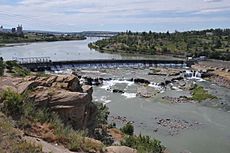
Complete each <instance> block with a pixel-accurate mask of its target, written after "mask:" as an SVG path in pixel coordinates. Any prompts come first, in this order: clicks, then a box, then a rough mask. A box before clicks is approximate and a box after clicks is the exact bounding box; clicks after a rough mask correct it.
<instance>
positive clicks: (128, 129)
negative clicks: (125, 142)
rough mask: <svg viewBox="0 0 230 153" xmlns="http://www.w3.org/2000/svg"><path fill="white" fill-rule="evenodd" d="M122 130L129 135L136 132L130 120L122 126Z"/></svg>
mask: <svg viewBox="0 0 230 153" xmlns="http://www.w3.org/2000/svg"><path fill="white" fill-rule="evenodd" d="M121 131H122V132H123V133H125V134H127V135H133V132H134V128H133V125H132V124H131V123H130V122H128V123H127V124H126V125H125V126H123V127H122V128H121Z"/></svg>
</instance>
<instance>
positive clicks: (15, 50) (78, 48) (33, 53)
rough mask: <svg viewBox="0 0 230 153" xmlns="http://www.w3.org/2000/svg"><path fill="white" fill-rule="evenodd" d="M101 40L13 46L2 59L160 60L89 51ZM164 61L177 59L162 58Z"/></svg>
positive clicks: (4, 51)
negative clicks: (89, 46) (92, 44)
mask: <svg viewBox="0 0 230 153" xmlns="http://www.w3.org/2000/svg"><path fill="white" fill-rule="evenodd" d="M98 39H101V38H94V37H90V38H87V39H86V40H78V41H56V42H36V43H21V44H12V45H9V47H1V48H0V57H3V58H4V60H12V59H14V58H26V57H50V58H51V60H53V61H63V60H93V59H142V58H159V57H158V56H139V55H133V56H130V55H120V54H108V53H100V52H97V51H95V50H94V49H89V48H88V44H89V43H90V42H93V41H96V40H98ZM162 57H163V58H164V59H176V58H172V57H168V56H162Z"/></svg>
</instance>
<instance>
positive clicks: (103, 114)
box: [95, 103, 109, 124]
mask: <svg viewBox="0 0 230 153" xmlns="http://www.w3.org/2000/svg"><path fill="white" fill-rule="evenodd" d="M95 104H96V106H97V117H96V118H97V124H107V119H108V116H109V108H108V107H107V106H106V105H104V104H102V103H95Z"/></svg>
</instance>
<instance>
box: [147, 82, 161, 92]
mask: <svg viewBox="0 0 230 153" xmlns="http://www.w3.org/2000/svg"><path fill="white" fill-rule="evenodd" d="M148 86H149V87H152V88H154V89H156V90H163V88H162V87H161V86H160V85H159V84H158V83H155V82H151V83H150V84H149V85H148Z"/></svg>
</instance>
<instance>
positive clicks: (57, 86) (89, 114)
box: [0, 75, 97, 129]
mask: <svg viewBox="0 0 230 153" xmlns="http://www.w3.org/2000/svg"><path fill="white" fill-rule="evenodd" d="M8 87H10V88H12V89H13V90H14V91H15V92H18V93H20V94H22V93H24V92H25V91H27V90H30V89H33V90H32V91H31V93H30V94H29V98H30V99H31V100H32V101H34V102H35V103H36V105H37V106H40V107H44V108H50V109H51V110H52V111H55V112H57V113H58V114H59V116H60V118H61V119H62V120H63V121H64V123H65V124H70V125H71V126H72V127H73V128H74V129H85V128H94V126H95V124H96V113H97V108H96V106H95V104H93V103H92V93H93V89H92V87H91V86H83V88H82V87H81V86H80V83H79V79H78V78H77V77H76V76H74V75H53V76H48V77H26V78H24V79H22V78H12V77H7V78H1V80H0V90H5V89H7V88H8Z"/></svg>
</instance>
